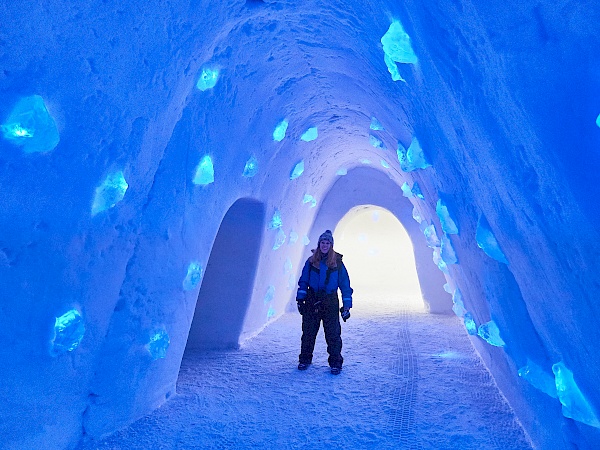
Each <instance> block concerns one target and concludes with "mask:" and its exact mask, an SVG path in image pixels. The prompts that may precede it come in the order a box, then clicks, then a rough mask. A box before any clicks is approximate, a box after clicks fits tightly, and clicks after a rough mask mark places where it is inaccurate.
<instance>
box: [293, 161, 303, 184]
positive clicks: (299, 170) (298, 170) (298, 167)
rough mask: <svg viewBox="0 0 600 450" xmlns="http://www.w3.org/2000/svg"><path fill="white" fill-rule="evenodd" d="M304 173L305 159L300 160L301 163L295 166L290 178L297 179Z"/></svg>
mask: <svg viewBox="0 0 600 450" xmlns="http://www.w3.org/2000/svg"><path fill="white" fill-rule="evenodd" d="M303 173H304V160H302V161H300V162H299V163H297V164H296V165H295V166H294V170H292V173H291V174H290V180H295V179H296V178H298V177H299V176H300V175H302V174H303Z"/></svg>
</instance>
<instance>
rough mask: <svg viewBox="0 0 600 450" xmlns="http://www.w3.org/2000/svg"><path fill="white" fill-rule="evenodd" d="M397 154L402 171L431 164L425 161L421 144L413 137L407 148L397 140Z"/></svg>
mask: <svg viewBox="0 0 600 450" xmlns="http://www.w3.org/2000/svg"><path fill="white" fill-rule="evenodd" d="M396 154H397V155H398V162H400V168H401V169H402V170H403V171H404V172H412V171H413V170H417V169H426V168H427V167H431V164H429V163H428V162H427V159H426V158H425V154H424V153H423V149H422V148H421V144H419V141H418V140H417V138H413V139H412V141H411V143H410V146H409V147H408V149H406V148H404V146H403V145H402V144H401V143H400V142H398V149H397V150H396Z"/></svg>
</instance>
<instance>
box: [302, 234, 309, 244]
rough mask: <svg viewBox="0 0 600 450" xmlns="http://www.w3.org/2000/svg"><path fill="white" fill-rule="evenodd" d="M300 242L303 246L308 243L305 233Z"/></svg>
mask: <svg viewBox="0 0 600 450" xmlns="http://www.w3.org/2000/svg"><path fill="white" fill-rule="evenodd" d="M302 244H303V245H305V246H306V245H308V244H310V239H309V238H308V236H307V235H304V236H303V237H302Z"/></svg>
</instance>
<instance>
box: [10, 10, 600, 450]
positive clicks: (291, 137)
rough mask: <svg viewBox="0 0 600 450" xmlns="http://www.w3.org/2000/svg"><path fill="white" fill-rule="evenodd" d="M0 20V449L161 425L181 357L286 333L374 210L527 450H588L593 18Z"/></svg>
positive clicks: (527, 14)
mask: <svg viewBox="0 0 600 450" xmlns="http://www.w3.org/2000/svg"><path fill="white" fill-rule="evenodd" d="M24 10H26V11H27V13H26V14H24V13H23V11H24ZM0 18H2V27H1V28H0V99H1V101H0V211H1V214H0V312H1V313H2V317H3V326H2V327H0V338H1V341H2V342H3V343H4V345H2V346H0V367H1V369H0V381H1V382H0V417H1V418H2V423H1V425H2V426H1V429H2V431H3V439H4V442H3V444H0V445H5V446H6V448H10V449H23V448H27V449H28V448H32V449H33V448H35V449H40V448H52V449H62V448H64V449H74V448H77V447H79V446H85V445H88V444H89V445H94V444H95V443H97V442H100V441H101V440H102V439H104V438H106V437H107V436H110V435H112V434H114V433H115V432H116V431H117V430H120V429H122V428H123V427H126V426H128V425H130V424H132V423H134V422H135V421H137V420H138V419H140V418H143V417H146V416H147V415H148V414H150V413H152V412H153V411H156V410H157V408H159V407H160V406H161V405H164V404H168V403H169V402H171V401H172V400H173V398H174V397H176V395H175V394H176V393H177V379H178V374H179V371H180V367H181V364H182V358H183V356H184V353H186V348H187V347H190V349H191V348H192V347H200V348H201V349H199V350H200V351H204V350H206V349H207V348H208V347H220V348H224V347H236V346H238V345H239V346H242V347H243V344H244V343H245V342H251V341H252V339H254V338H256V337H258V336H260V335H261V333H264V332H266V331H268V330H269V328H270V327H271V326H273V325H274V324H276V323H278V321H281V320H285V318H286V317H288V313H292V312H293V311H292V310H293V309H294V307H295V305H294V303H293V302H294V298H295V289H296V284H297V280H298V275H299V272H300V270H301V268H302V265H303V264H304V261H305V260H306V258H307V257H308V256H309V254H310V250H311V249H312V248H314V247H315V246H316V243H317V239H318V237H319V235H320V234H321V233H322V232H323V230H325V229H332V230H334V229H335V226H336V224H338V223H340V221H341V220H342V219H343V217H344V216H345V215H346V214H347V213H348V212H349V211H353V210H354V208H357V207H361V206H364V205H372V206H374V207H377V208H383V209H385V210H386V211H389V212H390V214H392V215H393V216H394V217H395V218H396V219H397V220H398V221H399V222H400V224H401V226H402V227H403V228H404V230H405V231H406V233H407V235H408V238H409V239H410V242H411V245H412V252H413V256H414V264H415V270H416V277H417V279H418V284H419V286H420V290H421V294H420V295H421V298H422V300H423V305H424V309H425V311H426V312H427V313H428V315H429V316H431V317H434V316H435V317H438V316H440V317H442V316H443V317H450V318H452V319H453V320H458V321H459V322H460V324H461V327H462V324H464V335H465V339H468V341H469V342H470V345H472V347H473V348H475V349H476V351H477V354H478V355H479V356H480V358H481V360H482V361H484V362H485V366H486V368H487V369H486V370H489V373H490V374H491V375H490V376H491V377H492V378H493V380H494V382H495V383H496V384H497V386H498V388H499V389H500V391H501V392H502V396H503V398H505V399H506V401H507V402H508V404H510V407H511V408H512V410H514V414H515V416H516V417H517V418H518V421H519V423H520V424H521V425H522V428H523V430H525V432H526V434H527V437H528V439H529V440H530V441H531V443H532V445H533V446H534V447H536V448H560V449H567V450H571V449H595V448H599V447H600V421H599V419H598V417H600V390H599V389H598V386H597V384H598V383H597V380H598V379H600V356H598V355H600V327H598V320H599V319H598V318H599V317H600V306H599V303H598V297H599V294H600V276H599V274H598V270H597V261H598V260H599V257H600V233H599V229H598V223H600V210H599V209H598V208H597V203H598V202H597V199H598V198H600V183H598V182H597V173H596V170H594V168H596V167H599V166H600V153H599V152H598V148H600V120H599V117H600V115H599V114H600V100H599V99H600V82H599V76H598V74H599V73H600V46H598V45H597V39H598V26H597V24H598V23H600V5H599V4H598V2H593V1H582V2H572V1H567V0H559V1H555V0H536V1H532V0H525V1H515V0H503V1H500V0H490V1H486V2H477V1H473V0H457V1H452V2H448V1H436V0H432V1H428V2H419V1H415V0H407V1H404V2H397V1H391V0H381V1H379V2H372V1H370V2H357V1H350V0H331V1H328V2H319V1H317V0H306V1H302V2H294V1H291V0H254V1H251V0H225V1H222V2H214V1H213V2H209V1H207V0H198V1H193V2H190V1H184V0H173V1H170V2H169V3H168V7H165V3H164V2H160V1H157V0H149V1H147V2H145V3H144V5H143V7H140V3H139V2H136V1H133V0H121V1H111V0H107V1H103V2H90V1H87V0H82V1H80V2H65V1H63V0H53V1H49V2H36V1H25V3H23V2H14V1H13V2H10V1H9V2H3V3H2V4H0ZM236 266H243V267H244V269H243V270H241V271H239V270H237V269H234V268H235V267H236ZM233 279H235V280H236V282H235V283H230V282H228V281H227V280H233ZM219 300H221V301H219ZM455 316H457V317H458V318H456V317H455ZM217 317H219V318H222V319H223V320H220V319H219V320H217V319H216V318H217ZM462 331H463V330H462V328H461V332H462ZM294 351H295V350H294ZM294 351H292V350H290V354H294V358H295V353H293V352H294Z"/></svg>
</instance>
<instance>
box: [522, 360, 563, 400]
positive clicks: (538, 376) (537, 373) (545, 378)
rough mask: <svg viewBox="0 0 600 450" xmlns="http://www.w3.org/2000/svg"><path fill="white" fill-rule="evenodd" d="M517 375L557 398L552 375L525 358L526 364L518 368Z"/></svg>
mask: <svg viewBox="0 0 600 450" xmlns="http://www.w3.org/2000/svg"><path fill="white" fill-rule="evenodd" d="M518 374H519V376H520V377H521V378H523V379H524V380H526V381H527V382H528V383H529V384H531V385H532V386H533V387H534V388H536V389H538V390H539V391H542V392H543V393H544V394H547V395H549V396H550V397H552V398H558V393H557V392H556V382H555V381H554V376H552V375H549V374H548V373H547V372H546V371H545V370H544V369H542V368H541V367H540V366H538V365H537V364H536V363H534V362H533V361H531V360H530V359H529V358H527V364H526V365H525V366H523V367H521V368H520V369H519V372H518Z"/></svg>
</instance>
